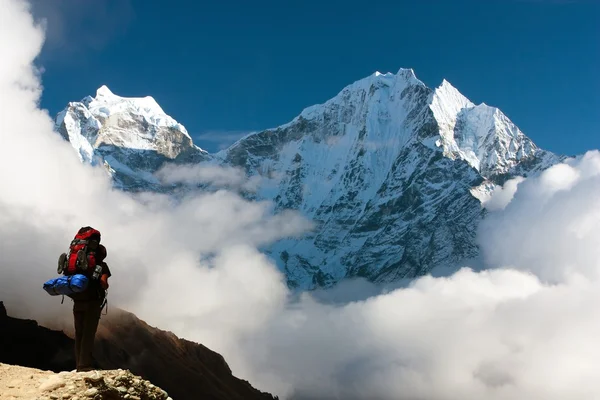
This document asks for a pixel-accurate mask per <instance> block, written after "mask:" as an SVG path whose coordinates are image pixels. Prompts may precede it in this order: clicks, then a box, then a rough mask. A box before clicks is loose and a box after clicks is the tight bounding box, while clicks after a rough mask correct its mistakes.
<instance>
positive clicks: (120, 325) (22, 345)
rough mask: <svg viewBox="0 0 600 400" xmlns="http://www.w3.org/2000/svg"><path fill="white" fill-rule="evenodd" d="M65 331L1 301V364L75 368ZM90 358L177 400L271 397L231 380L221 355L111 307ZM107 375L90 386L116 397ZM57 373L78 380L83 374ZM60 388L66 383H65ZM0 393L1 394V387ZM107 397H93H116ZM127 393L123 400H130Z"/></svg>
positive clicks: (270, 399)
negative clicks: (11, 311)
mask: <svg viewBox="0 0 600 400" xmlns="http://www.w3.org/2000/svg"><path fill="white" fill-rule="evenodd" d="M69 335H71V332H67V333H64V332H60V331H54V330H51V329H48V328H45V327H43V326H40V325H39V324H38V323H37V322H35V321H32V320H22V319H17V318H12V317H10V316H8V315H7V313H6V310H5V308H4V306H3V305H2V303H1V302H0V362H2V363H6V364H12V365H20V366H23V367H29V368H37V369H41V370H44V371H52V372H54V373H60V372H65V371H72V370H73V369H74V368H75V362H74V357H73V346H74V344H73V340H72V336H71V337H70V336H69ZM94 358H95V367H97V368H99V369H102V370H110V371H114V370H117V371H118V370H119V369H121V370H128V371H130V372H131V373H132V374H135V375H138V376H139V377H141V378H143V379H146V380H149V381H150V382H152V383H153V384H154V385H157V386H160V387H161V388H163V389H164V390H166V391H167V392H168V393H169V395H170V396H171V397H172V398H173V399H176V400H186V399H190V400H195V399H199V398H203V399H215V400H218V399H222V400H225V399H230V400H236V399H239V400H242V399H244V400H246V399H248V400H273V399H274V397H273V396H271V395H270V394H268V393H263V392H261V391H259V390H257V389H255V388H254V387H252V385H251V384H250V383H248V382H246V381H244V380H241V379H238V378H236V377H235V376H234V375H233V373H232V371H231V369H230V368H229V366H228V365H227V363H226V361H225V360H224V359H223V357H222V356H221V355H220V354H218V353H216V352H214V351H212V350H210V349H208V348H207V347H205V346H202V345H200V344H197V343H194V342H191V341H188V340H184V339H180V338H178V337H177V336H175V335H174V334H173V333H170V332H166V331H163V330H160V329H157V328H154V327H151V326H149V325H148V324H146V323H145V322H143V321H141V320H140V319H138V318H137V317H136V316H135V315H133V314H131V313H128V312H125V311H123V310H119V309H117V308H114V307H113V308H111V310H110V312H109V313H108V314H107V315H103V316H102V320H101V322H100V327H99V330H98V334H97V337H96V342H95V348H94ZM122 373H123V371H118V376H121V375H122ZM45 374H46V375H48V377H49V376H50V375H51V374H50V372H46V373H45ZM111 374H112V372H111V373H109V374H108V375H102V376H103V379H104V381H103V382H104V383H102V382H100V381H98V382H97V384H96V385H95V386H94V385H92V386H93V387H95V388H96V389H97V390H98V393H100V392H102V393H106V396H109V395H110V396H112V395H111V393H112V394H114V395H117V392H115V391H114V390H113V389H114V387H115V384H116V383H115V382H116V377H115V376H113V375H111ZM60 376H63V377H66V378H65V379H67V378H68V379H79V380H80V381H81V379H83V378H85V376H86V375H77V374H75V375H73V374H71V375H68V376H67V375H65V374H63V375H60ZM124 376H125V377H126V378H127V379H126V380H127V381H128V382H137V381H134V379H137V378H134V377H132V375H131V374H129V373H126V374H125V375H124ZM80 378H81V379H80ZM108 378H111V379H113V381H114V382H112V383H111V381H110V380H109V379H108ZM123 379H125V378H123ZM2 380H3V379H0V381H2ZM80 383H81V385H79V386H77V385H76V386H77V387H78V388H79V387H81V388H83V387H84V386H82V385H84V384H86V381H85V379H84V380H83V381H81V382H80ZM88 383H89V382H88ZM117 383H118V382H117ZM111 385H112V386H111ZM65 386H70V385H66V384H65ZM134 386H135V387H134V389H132V390H138V389H140V390H142V389H143V388H142V387H141V386H139V385H137V384H136V385H134ZM111 388H112V389H111ZM116 388H117V391H118V392H119V393H121V392H122V390H121V391H119V389H118V385H117V386H116ZM136 388H138V389H136ZM7 389H8V388H7ZM88 389H90V387H87V386H86V390H88ZM127 390H128V392H127V394H130V395H131V396H137V394H134V393H130V392H129V386H128V387H127ZM0 393H3V392H2V391H1V390H0ZM36 393H37V392H36ZM61 393H62V392H61ZM89 393H91V392H89ZM136 393H137V392H136ZM122 394H123V396H124V395H125V393H122ZM56 395H57V396H59V395H58V394H56ZM110 396H109V397H95V398H115V399H118V398H121V397H110ZM131 396H130V397H127V398H135V397H131ZM32 398H38V397H32ZM57 398H60V397H57ZM63 398H66V397H64V396H63ZM71 398H73V397H71ZM122 398H125V397H122ZM141 398H143V399H149V398H150V397H144V396H142V397H141ZM156 398H157V399H160V398H161V397H156ZM164 398H166V397H164ZM81 399H83V397H81Z"/></svg>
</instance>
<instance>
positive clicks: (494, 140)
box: [430, 79, 538, 178]
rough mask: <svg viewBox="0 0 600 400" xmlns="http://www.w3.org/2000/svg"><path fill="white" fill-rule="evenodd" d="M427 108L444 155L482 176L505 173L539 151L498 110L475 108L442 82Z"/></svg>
mask: <svg viewBox="0 0 600 400" xmlns="http://www.w3.org/2000/svg"><path fill="white" fill-rule="evenodd" d="M430 109H431V111H432V112H433V116H434V118H435V120H436V121H437V123H438V126H439V141H438V142H437V145H438V146H440V147H442V148H443V150H444V155H445V156H446V157H449V158H451V159H462V160H465V161H467V162H468V163H469V165H471V166H472V167H473V168H475V169H476V170H477V171H478V172H480V173H481V174H482V175H483V176H484V177H486V178H489V177H492V176H494V175H498V174H504V173H506V172H508V171H509V170H510V169H511V168H512V167H514V166H515V165H517V164H518V163H519V162H520V161H522V160H524V159H525V158H527V157H531V156H534V155H535V154H536V153H537V152H538V149H537V147H536V146H535V145H534V144H533V142H532V141H531V140H530V139H529V138H528V137H526V136H525V135H524V134H523V133H522V132H521V131H520V130H519V128H517V126H516V125H515V124H513V123H512V122H511V121H510V120H509V119H508V117H506V115H504V114H503V113H502V112H501V111H500V110H499V109H498V108H496V107H490V106H488V105H486V104H485V103H482V104H480V105H477V106H476V105H475V104H474V103H472V102H471V101H470V100H469V99H467V98H466V97H465V96H463V95H462V94H461V93H460V92H459V91H458V90H457V89H456V88H455V87H454V86H452V85H451V84H450V83H449V82H448V81H446V80H445V79H444V81H443V82H442V84H441V85H440V86H439V87H438V88H437V89H436V90H435V91H434V93H433V96H432V98H431V104H430Z"/></svg>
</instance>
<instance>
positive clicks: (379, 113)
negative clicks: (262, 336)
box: [55, 69, 562, 289]
mask: <svg viewBox="0 0 600 400" xmlns="http://www.w3.org/2000/svg"><path fill="white" fill-rule="evenodd" d="M55 129H56V131H57V132H59V133H60V134H61V135H62V136H63V138H65V140H68V141H69V142H70V143H71V145H72V146H73V148H74V150H75V152H76V154H77V155H78V156H79V158H80V160H81V161H82V162H84V163H90V164H94V165H102V166H103V167H104V168H105V169H106V171H107V173H109V174H110V175H111V176H112V177H113V179H114V182H115V185H116V186H117V187H119V188H121V189H123V190H128V191H140V190H150V191H160V192H173V191H174V190H175V188H176V187H177V186H176V185H165V184H164V183H163V182H161V181H160V179H158V178H157V172H158V171H159V170H160V168H162V167H164V166H165V165H169V166H172V165H175V166H177V165H202V164H206V165H213V166H214V165H217V166H225V167H227V168H231V167H233V168H239V169H242V170H243V171H244V172H245V173H246V175H247V176H248V177H249V178H250V179H253V178H259V179H258V180H256V182H261V184H260V185H258V187H257V188H256V190H255V191H254V192H253V193H250V194H248V196H249V198H252V199H259V200H261V199H266V200H271V201H272V202H273V203H274V205H275V211H282V210H286V209H293V210H297V211H299V212H300V213H302V214H303V215H304V216H306V217H307V218H309V219H311V220H312V221H314V222H315V224H316V228H315V229H314V230H313V231H311V232H309V233H307V234H306V235H305V236H303V237H302V238H288V239H285V240H281V241H279V242H277V243H275V244H274V245H272V246H270V247H269V248H267V249H264V250H265V252H267V253H268V254H269V255H270V256H271V257H272V258H273V259H274V260H275V261H276V262H277V264H278V266H279V268H281V270H282V271H284V272H285V274H286V276H287V279H288V284H289V286H290V287H293V288H299V289H313V288H316V287H328V286H331V285H334V284H335V283H337V282H339V281H340V280H342V279H346V278H351V277H363V278H366V279H368V280H370V281H373V282H395V281H397V280H400V279H406V278H409V279H410V278H414V277H417V276H420V275H424V274H427V273H430V272H431V271H432V270H433V269H434V268H436V267H439V266H452V265H458V264H459V263H460V262H462V261H463V260H466V259H474V258H476V257H477V256H478V247H477V244H476V241H475V234H476V230H477V227H478V225H479V222H480V221H481V220H482V219H483V218H485V214H486V211H485V209H484V208H483V207H482V203H484V202H485V201H487V199H489V196H490V193H491V192H492V191H493V190H494V189H495V188H496V187H497V186H498V185H502V184H503V183H504V182H505V181H506V180H507V179H510V178H511V177H515V176H524V177H526V176H529V175H532V174H538V173H539V172H541V171H542V170H544V169H545V168H548V167H549V166H551V165H553V164H555V163H557V162H559V161H560V160H561V159H562V157H561V156H559V155H555V154H553V153H550V152H547V151H545V150H542V149H540V148H538V147H537V146H536V145H535V144H534V143H533V142H532V141H531V140H530V139H529V138H528V137H527V136H526V135H525V134H524V133H523V132H521V131H520V130H519V128H518V127H517V126H516V125H515V124H513V123H512V122H511V121H510V120H509V118H508V117H506V115H504V114H503V113H502V112H501V111H500V110H499V109H498V108H495V107H490V106H488V105H486V104H479V105H475V104H474V103H472V102H471V101H470V100H469V99H468V98H466V97H465V96H464V95H462V94H461V93H460V92H459V91H458V90H457V89H456V88H454V87H453V86H452V85H451V84H450V83H449V82H448V81H446V80H444V81H443V82H442V83H441V85H440V86H439V87H437V88H435V89H431V88H429V87H427V86H426V85H425V84H424V83H423V82H421V81H420V80H419V79H418V78H417V77H416V75H415V73H414V71H413V70H412V69H400V70H399V71H398V72H397V73H396V74H393V73H385V74H382V73H379V72H375V73H374V74H372V75H370V76H368V77H366V78H364V79H361V80H358V81H356V82H354V83H352V84H350V85H349V86H347V87H345V88H343V89H342V90H341V91H340V92H339V93H338V94H337V95H336V96H335V97H334V98H332V99H330V100H328V101H326V102H325V103H323V104H318V105H314V106H311V107H308V108H306V109H304V110H303V111H302V112H301V113H300V114H299V115H298V116H297V117H296V118H294V119H293V120H292V121H290V122H288V123H286V124H284V125H282V126H279V127H276V128H273V129H267V130H264V131H260V132H254V133H252V134H249V135H247V136H245V137H243V138H241V139H239V140H238V141H237V142H235V143H234V144H232V145H231V146H230V147H229V148H227V149H224V150H222V151H220V152H218V153H215V154H209V153H208V152H206V151H205V150H203V149H202V148H201V147H198V146H197V145H196V144H194V143H193V140H192V138H191V137H190V136H189V134H188V133H187V131H186V130H185V128H184V126H183V125H182V124H180V123H178V122H177V121H175V120H174V119H173V118H171V117H169V116H168V115H166V114H165V113H164V111H163V110H162V109H161V107H160V106H159V105H158V104H157V103H156V101H154V99H153V98H151V97H144V98H124V97H120V96H117V95H115V94H113V93H112V92H111V91H110V90H109V89H108V88H107V87H106V86H102V87H101V88H99V89H98V91H97V93H96V97H94V98H92V97H90V96H88V97H86V98H84V99H83V100H82V101H80V102H71V103H69V104H68V105H67V107H66V108H65V109H64V110H63V111H61V112H60V113H59V114H58V115H57V117H56V126H55Z"/></svg>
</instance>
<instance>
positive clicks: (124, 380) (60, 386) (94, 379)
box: [0, 364, 171, 400]
mask: <svg viewBox="0 0 600 400" xmlns="http://www.w3.org/2000/svg"><path fill="white" fill-rule="evenodd" d="M0 399H19V400H21V399H23V400H29V399H32V400H33V399H35V400H63V399H64V400H87V399H94V400H101V399H102V400H103V399H111V400H117V399H129V400H141V399H145V400H170V399H171V398H170V397H169V395H168V394H167V392H165V391H164V390H162V389H161V388H159V387H157V386H155V385H153V384H152V383H150V382H148V381H146V380H144V379H142V378H141V377H139V376H136V375H133V374H132V373H131V372H129V371H128V370H122V369H119V370H107V371H90V372H75V371H72V372H67V371H64V372H60V373H55V372H52V371H43V370H39V369H35V368H27V367H20V366H14V365H9V364H0Z"/></svg>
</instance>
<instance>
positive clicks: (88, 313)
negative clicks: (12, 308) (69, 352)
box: [43, 226, 111, 371]
mask: <svg viewBox="0 0 600 400" xmlns="http://www.w3.org/2000/svg"><path fill="white" fill-rule="evenodd" d="M100 238H101V235H100V231H98V230H97V229H94V228H92V227H91V226H84V227H82V228H80V229H79V231H77V234H76V235H75V238H73V240H72V241H71V244H70V245H69V251H68V253H62V254H61V255H60V256H59V257H58V265H57V269H56V272H58V273H59V274H62V275H63V276H60V277H58V278H53V279H50V280H48V281H46V282H45V283H44V285H43V288H44V290H45V291H46V292H47V293H48V294H49V295H51V296H58V295H62V296H63V301H64V296H68V297H70V298H71V299H72V300H73V321H74V325H75V362H76V365H77V371H89V370H92V369H93V367H92V350H93V347H94V338H95V336H96V330H97V329H98V323H99V322H100V315H101V314H102V309H103V308H104V307H105V306H106V290H107V289H108V278H109V277H110V276H111V273H110V269H109V268H108V265H107V264H106V262H105V261H104V260H105V259H106V255H107V252H106V247H104V246H103V245H101V244H100ZM61 304H62V302H61Z"/></svg>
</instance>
